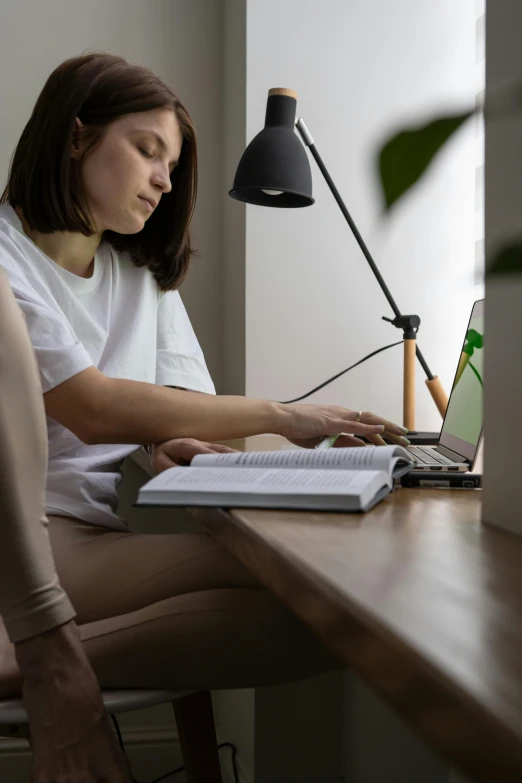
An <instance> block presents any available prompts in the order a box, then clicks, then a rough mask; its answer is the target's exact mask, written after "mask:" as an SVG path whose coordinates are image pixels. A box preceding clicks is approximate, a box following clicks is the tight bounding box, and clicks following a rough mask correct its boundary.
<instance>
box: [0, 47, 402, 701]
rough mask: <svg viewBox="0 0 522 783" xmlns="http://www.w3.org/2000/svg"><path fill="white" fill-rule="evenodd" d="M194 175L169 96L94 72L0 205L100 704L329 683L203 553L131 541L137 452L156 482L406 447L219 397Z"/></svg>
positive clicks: (189, 539) (58, 77) (51, 94)
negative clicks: (202, 322)
mask: <svg viewBox="0 0 522 783" xmlns="http://www.w3.org/2000/svg"><path fill="white" fill-rule="evenodd" d="M196 176H197V165H196V141H195V133H194V128H193V125H192V122H191V120H190V117H189V115H188V113H187V111H186V109H185V108H184V107H183V105H182V104H181V103H180V101H179V100H178V99H177V97H176V96H175V95H174V94H173V93H172V92H171V91H170V90H169V88H168V87H166V86H165V85H164V84H163V83H162V82H161V81H160V80H159V79H158V78H157V77H156V76H154V75H153V74H152V73H151V72H149V71H148V70H146V69H144V68H141V67H138V66H134V65H130V64H128V63H127V62H125V61H124V60H123V59H121V58H118V57H113V56H111V55H107V54H89V55H85V56H81V57H77V58H73V59H71V60H68V61H66V62H65V63H63V64H62V65H60V66H59V67H58V68H57V69H56V70H55V71H54V72H53V73H52V74H51V76H50V77H49V79H48V81H47V83H46V84H45V86H44V89H43V91H42V93H41V95H40V97H39V98H38V101H37V103H36V105H35V108H34V111H33V114H32V116H31V118H30V120H29V122H28V124H27V126H26V128H25V129H24V131H23V133H22V136H21V139H20V142H19V144H18V146H17V148H16V151H15V154H14V158H13V161H12V166H11V170H10V174H9V179H8V183H7V187H6V189H5V191H4V194H3V196H2V199H1V201H2V206H1V207H0V266H2V267H3V268H4V270H5V272H6V274H7V276H8V278H9V282H10V284H11V287H12V290H13V292H14V294H15V296H16V299H17V301H18V304H19V306H20V307H21V309H22V311H23V313H24V315H25V319H26V323H27V326H28V330H29V334H30V337H31V342H32V346H33V349H34V351H35V354H36V358H37V362H38V366H39V370H40V377H41V382H42V388H43V393H44V403H45V409H46V413H47V417H48V418H47V424H48V445H49V466H48V479H47V494H46V512H47V515H48V518H49V532H50V538H51V544H52V551H53V555H54V559H55V563H56V568H57V572H58V575H59V578H60V582H61V585H62V586H63V588H64V589H65V592H66V593H67V595H68V596H69V599H70V601H71V603H72V605H73V606H74V609H75V611H76V619H77V622H78V623H79V624H81V625H82V626H83V627H82V629H81V631H82V639H83V641H84V645H85V649H86V651H87V653H88V656H89V658H90V660H91V663H92V664H93V668H94V670H95V672H96V674H97V676H98V679H99V681H100V683H101V685H102V686H103V687H108V686H111V687H126V686H140V687H150V688H201V689H207V688H210V689H212V688H240V687H249V686H256V685H257V686H260V685H265V684H275V683H278V682H283V681H288V680H291V679H294V680H296V679H299V678H302V677H306V676H308V675H310V674H313V673H316V672H319V671H322V670H325V669H328V668H331V667H333V666H335V665H336V661H335V660H334V659H333V658H332V657H331V656H330V655H329V654H328V653H327V652H326V651H325V650H324V649H323V647H322V646H321V644H320V643H319V642H318V641H317V640H316V639H315V638H314V637H313V636H312V635H311V634H309V633H308V631H307V630H306V629H305V628H304V627H303V626H302V625H301V624H300V622H298V621H297V620H296V619H295V618H294V617H293V616H291V615H290V614H289V613H288V612H287V611H286V610H285V609H284V608H283V607H281V606H280V605H279V604H278V603H277V602H276V601H275V599H274V598H273V597H271V596H270V595H269V594H268V593H267V592H266V591H265V590H263V589H261V587H260V585H259V583H258V582H257V580H256V579H255V578H254V577H253V576H252V575H251V574H250V573H248V572H247V571H246V570H245V569H243V567H242V566H241V565H240V564H239V563H238V562H236V561H235V560H234V559H233V558H232V557H231V556H230V555H228V554H227V553H226V552H225V551H223V550H222V549H221V548H220V547H219V546H218V545H217V544H216V543H215V542H214V541H213V540H212V539H211V538H210V537H209V536H207V535H205V534H199V533H197V534H196V533H195V534H186V535H185V534H177V535H138V534H134V533H132V532H130V531H129V529H128V527H127V525H126V523H125V521H124V520H122V519H121V518H119V517H118V516H117V515H116V513H115V509H116V504H117V497H116V488H117V484H118V482H119V480H120V472H119V471H120V466H121V462H122V460H123V459H124V458H125V457H126V456H128V455H129V454H130V453H131V452H132V451H134V450H135V449H136V448H137V447H138V446H139V445H147V444H152V459H153V464H154V465H155V468H156V470H163V469H165V468H166V467H170V466H172V465H175V464H180V463H183V462H187V461H190V459H191V458H192V457H193V456H194V455H195V454H197V453H201V452H207V451H223V450H226V449H225V447H224V446H218V445H216V444H215V441H219V440H222V439H231V438H236V437H243V436H247V435H255V434H258V433H264V432H273V433H279V434H281V435H284V436H285V437H287V438H289V439H290V440H292V441H293V442H295V443H297V444H300V445H305V446H313V445H315V444H316V443H317V442H318V440H319V439H320V438H322V437H324V436H326V435H332V434H335V433H337V432H340V431H342V432H344V433H349V434H346V435H343V436H342V437H341V438H340V439H339V440H338V445H340V446H346V445H357V444H359V443H361V441H360V440H358V439H357V437H356V436H357V435H358V434H363V435H365V436H367V437H368V438H369V439H370V440H371V441H372V442H374V443H377V444H380V443H382V442H383V440H382V438H381V435H383V434H384V435H385V436H387V437H388V438H391V439H392V440H394V441H396V442H404V439H403V438H402V433H403V432H404V430H403V428H401V427H398V426H397V425H394V424H391V423H389V422H386V421H385V420H384V419H381V418H379V417H377V416H374V415H373V414H370V413H366V414H363V416H362V420H360V416H356V413H355V412H354V411H351V410H348V409H344V408H341V407H333V406H324V405H281V404H279V403H275V402H271V401H267V400H255V399H247V398H244V397H235V396H216V395H215V393H214V386H213V384H212V381H211V378H210V376H209V374H208V371H207V368H206V365H205V361H204V358H203V354H202V352H201V349H200V347H199V344H198V342H197V339H196V337H195V335H194V332H193V330H192V327H191V325H190V322H189V319H188V317H187V314H186V312H185V309H184V307H183V304H182V302H181V299H180V297H179V294H178V291H177V288H178V287H179V285H180V283H181V281H182V280H183V278H184V276H185V274H186V272H187V269H188V265H189V262H190V258H191V256H192V254H193V249H192V245H191V240H190V234H189V225H190V221H191V218H192V214H193V211H194V205H195V200H196ZM356 419H357V420H356Z"/></svg>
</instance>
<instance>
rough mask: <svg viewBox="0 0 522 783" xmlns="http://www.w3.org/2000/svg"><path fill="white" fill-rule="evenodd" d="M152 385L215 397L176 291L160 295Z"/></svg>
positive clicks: (211, 383)
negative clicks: (187, 390) (172, 387)
mask: <svg viewBox="0 0 522 783" xmlns="http://www.w3.org/2000/svg"><path fill="white" fill-rule="evenodd" d="M156 383H157V384H158V385H160V386H183V387H184V388H187V389H192V390H193V391H201V392H206V393H207V394H215V393H216V390H215V388H214V384H213V382H212V378H211V377H210V374H209V372H208V369H207V365H206V363H205V357H204V356H203V351H202V350H201V347H200V345H199V343H198V340H197V337H196V335H195V334H194V330H193V328H192V324H191V323H190V320H189V317H188V315H187V311H186V310H185V306H184V304H183V302H182V300H181V297H180V295H179V292H178V291H167V292H166V293H164V294H160V301H159V304H158V340H157V352H156Z"/></svg>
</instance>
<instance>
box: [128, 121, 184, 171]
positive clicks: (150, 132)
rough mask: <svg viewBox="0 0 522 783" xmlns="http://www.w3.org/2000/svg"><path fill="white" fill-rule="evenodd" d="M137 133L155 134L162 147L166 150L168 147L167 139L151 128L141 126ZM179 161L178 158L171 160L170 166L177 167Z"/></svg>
mask: <svg viewBox="0 0 522 783" xmlns="http://www.w3.org/2000/svg"><path fill="white" fill-rule="evenodd" d="M136 133H148V134H149V136H154V138H155V139H156V141H157V142H158V144H159V145H160V147H161V149H162V150H163V151H164V152H166V151H167V149H168V148H167V144H166V143H165V139H164V138H163V136H161V135H160V134H159V133H158V132H157V131H155V130H151V129H150V128H140V129H138V130H137V131H136ZM178 163H179V161H178V160H171V162H170V164H169V166H172V168H173V169H175V168H176V166H177V165H178Z"/></svg>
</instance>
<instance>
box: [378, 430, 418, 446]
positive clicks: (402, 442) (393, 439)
mask: <svg viewBox="0 0 522 783" xmlns="http://www.w3.org/2000/svg"><path fill="white" fill-rule="evenodd" d="M384 437H385V438H386V440H389V441H390V443H396V444H397V446H411V441H409V440H408V438H405V437H404V435H394V434H393V432H388V430H384Z"/></svg>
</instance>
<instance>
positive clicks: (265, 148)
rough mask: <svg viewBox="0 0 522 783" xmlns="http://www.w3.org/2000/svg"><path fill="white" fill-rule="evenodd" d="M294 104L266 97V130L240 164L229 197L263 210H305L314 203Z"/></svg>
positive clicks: (283, 97) (286, 99) (282, 98)
mask: <svg viewBox="0 0 522 783" xmlns="http://www.w3.org/2000/svg"><path fill="white" fill-rule="evenodd" d="M296 105H297V101H296V99H295V98H293V97H290V96H289V95H281V94H275V95H271V94H269V97H268V101H267V107H266V119H265V127H264V129H263V130H262V131H261V132H260V133H258V134H257V136H255V138H254V139H253V140H252V141H251V142H250V144H249V145H248V147H247V148H246V150H245V151H244V153H243V155H242V157H241V160H240V161H239V165H238V167H237V171H236V176H235V177H234V184H233V186H232V190H230V191H229V195H230V196H232V198H235V199H237V200H238V201H245V202H247V203H248V204H259V205H261V206H264V207H308V206H310V205H311V204H313V203H314V199H313V197H312V172H311V170H310V163H309V161H308V156H307V154H306V150H305V148H304V147H303V145H302V143H301V141H300V140H299V138H298V136H297V135H296V133H295V131H294V123H295V111H296ZM266 191H269V192H268V193H267V192H266ZM270 191H272V192H270Z"/></svg>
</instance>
